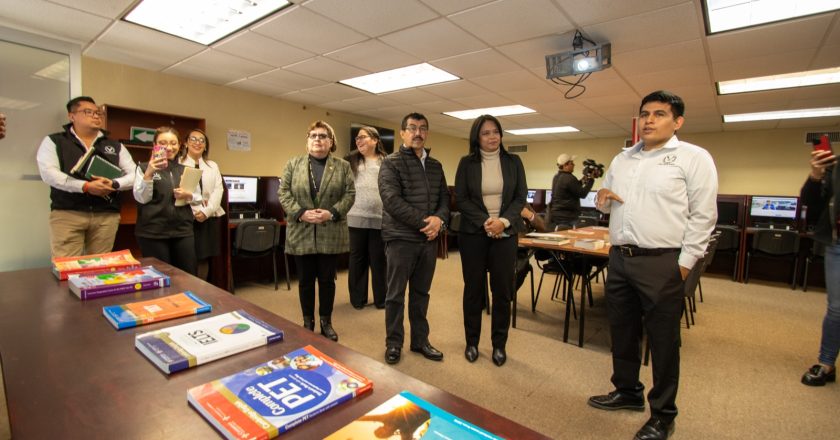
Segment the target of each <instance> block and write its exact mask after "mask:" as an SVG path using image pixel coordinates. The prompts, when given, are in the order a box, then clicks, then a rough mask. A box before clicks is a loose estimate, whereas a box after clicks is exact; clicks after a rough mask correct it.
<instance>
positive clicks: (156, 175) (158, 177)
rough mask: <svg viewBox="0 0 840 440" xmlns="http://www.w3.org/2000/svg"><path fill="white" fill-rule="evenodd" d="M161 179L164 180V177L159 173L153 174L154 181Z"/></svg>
mask: <svg viewBox="0 0 840 440" xmlns="http://www.w3.org/2000/svg"><path fill="white" fill-rule="evenodd" d="M161 179H163V176H161V175H160V174H158V173H157V172H155V173H154V174H152V180H161Z"/></svg>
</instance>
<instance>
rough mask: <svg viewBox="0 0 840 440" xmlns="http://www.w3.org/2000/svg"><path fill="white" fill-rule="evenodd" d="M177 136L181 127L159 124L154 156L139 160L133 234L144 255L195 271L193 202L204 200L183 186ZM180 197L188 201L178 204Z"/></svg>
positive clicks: (136, 172) (135, 184)
mask: <svg viewBox="0 0 840 440" xmlns="http://www.w3.org/2000/svg"><path fill="white" fill-rule="evenodd" d="M178 139H179V137H178V131H177V130H175V129H174V128H172V127H160V128H158V129H157V130H156V131H155V136H154V149H153V150H152V157H151V159H150V160H149V162H145V163H144V162H141V163H139V164H137V170H136V171H135V175H134V200H136V201H137V224H136V225H135V226H134V234H135V235H136V236H137V244H138V245H140V252H142V253H143V256H144V257H155V258H157V259H158V260H161V261H163V262H165V263H170V264H172V265H173V266H175V267H177V268H179V269H182V270H184V271H185V272H189V273H190V274H193V275H195V273H196V264H197V263H196V258H195V241H194V239H193V212H192V208H191V207H190V202H192V203H199V202H201V191H199V190H198V188H195V189H193V190H192V191H191V190H185V189H181V188H180V183H181V175H182V174H183V172H184V166H183V165H181V164H180V163H178V161H177V160H176V158H177V157H178V151H179V150H180V146H181V145H180V142H179V140H178ZM178 200H183V201H185V202H187V203H185V204H183V205H181V206H176V201H178Z"/></svg>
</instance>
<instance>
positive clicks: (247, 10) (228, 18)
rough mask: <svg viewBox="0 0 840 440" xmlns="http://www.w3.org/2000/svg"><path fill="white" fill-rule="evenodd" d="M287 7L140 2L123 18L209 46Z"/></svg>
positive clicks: (215, 0)
mask: <svg viewBox="0 0 840 440" xmlns="http://www.w3.org/2000/svg"><path fill="white" fill-rule="evenodd" d="M287 5H289V2H288V1H286V0H177V1H173V0H143V1H142V2H140V3H139V4H138V5H137V6H135V7H134V9H132V10H131V12H129V13H128V15H126V16H125V17H124V19H125V20H126V21H130V22H132V23H136V24H139V25H141V26H146V27H149V28H152V29H156V30H159V31H161V32H165V33H167V34H171V35H175V36H176V37H181V38H184V39H187V40H190V41H195V42H196V43H201V44H203V45H205V46H209V45H210V44H212V43H214V42H216V41H219V40H221V39H222V38H224V37H226V36H228V35H230V34H232V33H234V32H236V31H238V30H239V29H242V28H244V27H246V26H248V25H250V24H252V23H254V22H256V21H258V20H260V19H262V18H263V17H265V16H267V15H270V14H272V13H274V12H276V11H277V10H279V9H281V8H283V7H285V6H287Z"/></svg>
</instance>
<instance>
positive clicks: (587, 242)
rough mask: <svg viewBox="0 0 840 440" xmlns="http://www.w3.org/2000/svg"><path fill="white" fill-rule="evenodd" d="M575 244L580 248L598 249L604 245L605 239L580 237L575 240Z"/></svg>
mask: <svg viewBox="0 0 840 440" xmlns="http://www.w3.org/2000/svg"><path fill="white" fill-rule="evenodd" d="M574 246H575V247H576V248H580V249H589V250H593V251H596V250H598V249H601V248H603V247H604V240H598V239H595V238H578V239H576V240H575V244H574Z"/></svg>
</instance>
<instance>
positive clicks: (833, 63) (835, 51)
mask: <svg viewBox="0 0 840 440" xmlns="http://www.w3.org/2000/svg"><path fill="white" fill-rule="evenodd" d="M836 28H840V26H836ZM838 66H840V44H837V45H834V46H823V47H822V48H820V50H819V52H817V56H816V57H815V58H814V63H813V64H812V65H811V66H810V68H811V69H827V68H829V67H838Z"/></svg>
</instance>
